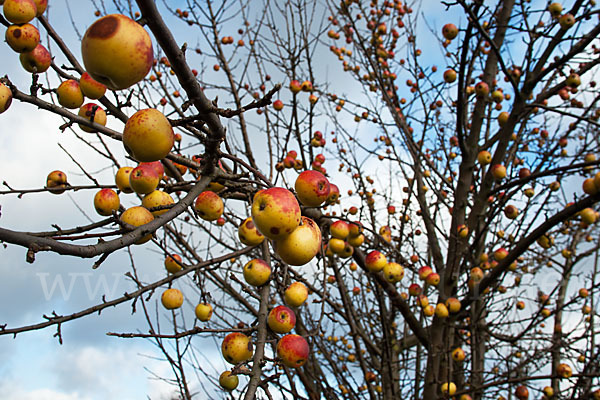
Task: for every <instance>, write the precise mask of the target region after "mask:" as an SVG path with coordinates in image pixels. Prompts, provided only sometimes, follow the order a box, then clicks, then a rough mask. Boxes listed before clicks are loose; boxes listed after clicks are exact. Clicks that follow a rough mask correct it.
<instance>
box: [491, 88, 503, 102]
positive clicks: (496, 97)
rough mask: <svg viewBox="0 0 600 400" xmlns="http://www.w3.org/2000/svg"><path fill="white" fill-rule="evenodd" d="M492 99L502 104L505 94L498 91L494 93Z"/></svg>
mask: <svg viewBox="0 0 600 400" xmlns="http://www.w3.org/2000/svg"><path fill="white" fill-rule="evenodd" d="M491 97H492V100H493V101H494V102H496V103H502V100H504V93H503V92H502V90H501V89H496V90H494V91H493V92H492V95H491Z"/></svg>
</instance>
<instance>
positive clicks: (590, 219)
mask: <svg viewBox="0 0 600 400" xmlns="http://www.w3.org/2000/svg"><path fill="white" fill-rule="evenodd" d="M579 214H580V215H581V221H582V222H583V223H585V224H586V225H591V224H593V223H594V222H596V211H594V209H593V208H590V207H588V208H584V209H583V210H581V212H580V213H579Z"/></svg>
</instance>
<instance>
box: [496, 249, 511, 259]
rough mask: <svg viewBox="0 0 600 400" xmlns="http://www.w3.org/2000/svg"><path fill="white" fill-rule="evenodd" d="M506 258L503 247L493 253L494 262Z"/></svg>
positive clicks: (506, 253)
mask: <svg viewBox="0 0 600 400" xmlns="http://www.w3.org/2000/svg"><path fill="white" fill-rule="evenodd" d="M506 256H508V250H506V249H505V248H504V247H500V248H499V249H497V250H496V251H494V259H495V260H496V261H502V260H504V259H505V258H506Z"/></svg>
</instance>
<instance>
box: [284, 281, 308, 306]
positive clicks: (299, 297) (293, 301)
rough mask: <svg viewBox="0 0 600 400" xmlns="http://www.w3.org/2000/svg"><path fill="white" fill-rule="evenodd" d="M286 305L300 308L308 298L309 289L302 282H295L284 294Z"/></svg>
mask: <svg viewBox="0 0 600 400" xmlns="http://www.w3.org/2000/svg"><path fill="white" fill-rule="evenodd" d="M283 295H284V299H285V303H286V304H287V305H288V306H290V307H300V306H301V305H302V304H304V302H305V301H306V299H307V298H308V289H307V288H306V286H304V284H303V283H302V282H294V283H292V284H291V285H290V286H288V288H287V289H285V292H284V294H283Z"/></svg>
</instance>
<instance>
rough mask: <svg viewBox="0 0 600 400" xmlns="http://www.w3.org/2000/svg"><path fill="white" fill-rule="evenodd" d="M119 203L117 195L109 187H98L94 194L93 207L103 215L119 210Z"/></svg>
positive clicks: (106, 215)
mask: <svg viewBox="0 0 600 400" xmlns="http://www.w3.org/2000/svg"><path fill="white" fill-rule="evenodd" d="M120 205H121V200H119V195H118V194H117V192H115V191H114V190H112V189H110V188H104V189H100V190H99V191H98V192H97V193H96V195H95V196H94V208H95V209H96V212H97V213H98V214H100V215H102V216H104V217H108V216H109V215H112V214H113V212H116V211H117V210H119V206H120Z"/></svg>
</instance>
